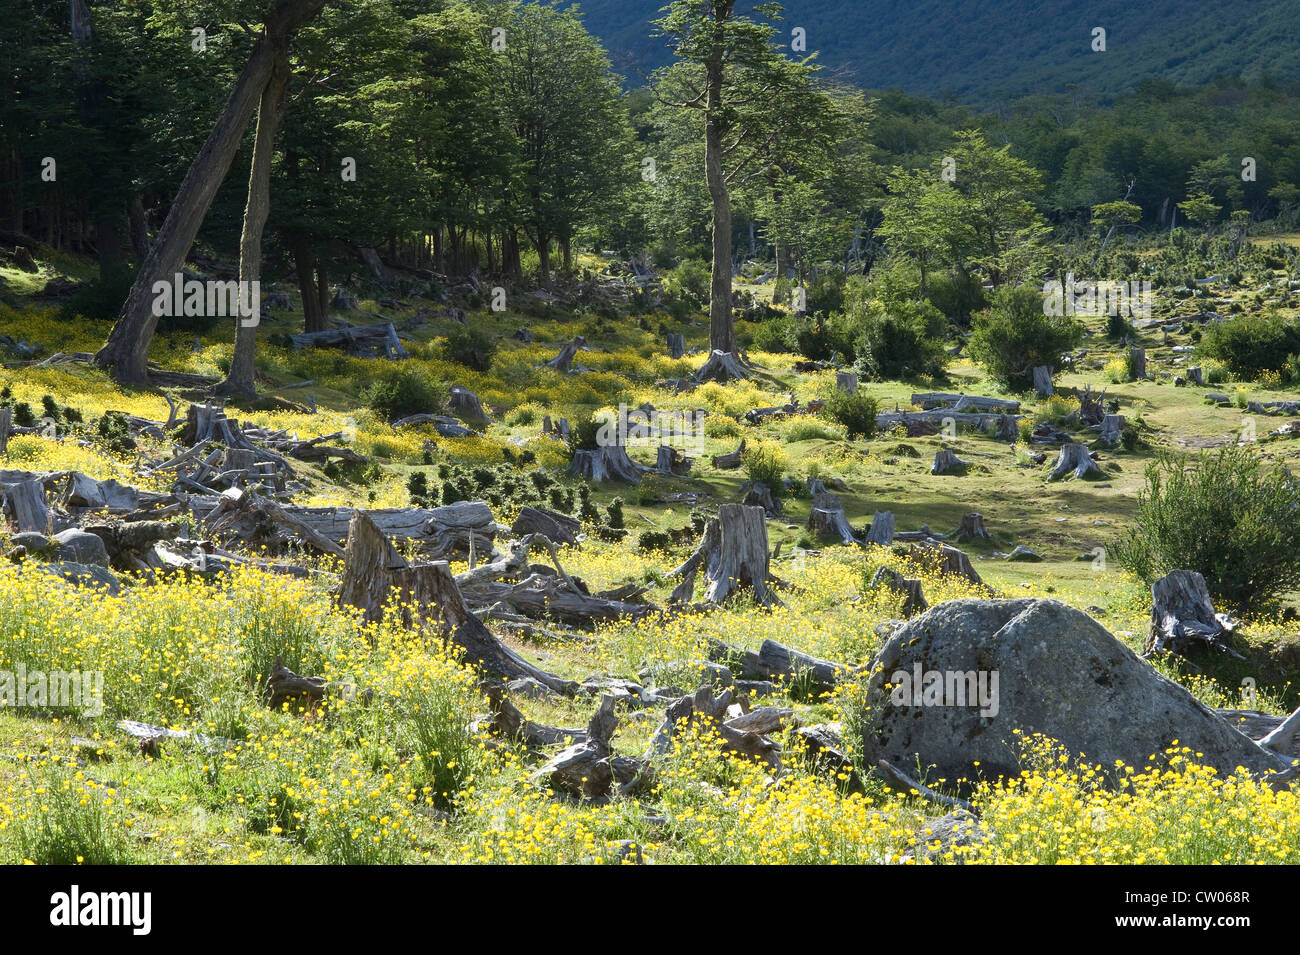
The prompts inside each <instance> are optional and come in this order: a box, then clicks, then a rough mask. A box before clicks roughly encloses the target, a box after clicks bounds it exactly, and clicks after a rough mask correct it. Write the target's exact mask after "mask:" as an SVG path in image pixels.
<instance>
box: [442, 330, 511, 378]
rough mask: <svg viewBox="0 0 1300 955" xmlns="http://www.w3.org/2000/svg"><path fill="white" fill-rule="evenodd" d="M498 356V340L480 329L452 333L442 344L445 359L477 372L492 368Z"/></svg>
mask: <svg viewBox="0 0 1300 955" xmlns="http://www.w3.org/2000/svg"><path fill="white" fill-rule="evenodd" d="M496 354H497V342H496V339H495V338H493V337H492V336H491V335H490V334H488V333H487V332H486V331H484V330H482V329H478V328H464V329H461V330H460V331H456V332H452V333H451V334H450V335H448V336H447V338H446V339H445V340H444V341H443V343H442V355H443V357H444V358H446V359H447V360H448V361H454V362H456V364H458V365H464V366H465V367H466V368H472V369H474V370H475V371H487V370H488V369H489V368H491V367H492V360H493V359H494V358H496Z"/></svg>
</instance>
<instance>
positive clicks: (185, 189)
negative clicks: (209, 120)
mask: <svg viewBox="0 0 1300 955" xmlns="http://www.w3.org/2000/svg"><path fill="white" fill-rule="evenodd" d="M325 3H326V0H286V2H283V3H281V4H280V5H279V6H278V7H276V9H275V12H274V14H273V15H272V17H271V19H270V21H269V22H268V23H267V24H266V27H265V30H264V32H263V35H262V36H261V38H259V39H258V41H257V43H256V44H255V45H254V46H253V52H252V53H251V54H250V55H249V57H248V62H247V63H245V64H244V69H243V71H242V72H241V73H240V74H239V78H238V79H237V80H236V81H235V86H234V88H233V89H232V90H231V91H230V97H229V98H228V99H227V100H226V105H225V106H224V107H223V108H222V110H221V115H220V116H218V117H217V121H216V123H215V124H214V125H213V127H212V132H210V133H209V134H208V138H207V141H206V142H205V143H204V144H203V148H202V149H201V150H199V154H198V156H196V157H195V159H194V162H193V163H191V164H190V168H189V171H188V172H187V173H186V174H185V179H184V180H183V181H182V182H181V187H180V189H179V190H178V191H177V193H176V198H175V199H174V200H173V201H172V204H171V208H170V209H169V210H168V212H167V219H166V221H164V222H163V226H162V228H161V229H160V230H159V231H158V235H157V236H156V237H155V239H154V243H153V246H152V247H151V248H150V250H149V255H148V256H147V257H146V258H145V260H144V261H143V262H142V263H140V270H139V272H137V273H136V277H135V283H134V284H133V285H132V286H131V293H130V295H129V296H128V297H127V300H126V303H125V304H124V305H123V306H122V313H121V315H120V317H119V318H118V320H117V323H116V324H114V326H113V330H112V331H111V332H110V333H109V336H108V341H107V342H105V343H104V347H103V348H101V349H100V350H99V351H98V352H97V353H96V355H95V361H96V362H97V363H98V364H100V365H101V366H104V367H107V368H111V369H112V374H113V378H114V379H115V380H116V381H118V382H121V383H124V384H125V383H134V384H142V383H144V382H146V381H148V377H149V374H148V355H149V343H150V341H152V339H153V334H154V331H155V330H156V329H157V327H158V316H157V315H155V314H154V313H153V300H154V291H153V287H154V284H155V283H156V282H171V281H173V280H174V277H175V274H176V273H177V272H179V271H180V268H181V265H182V264H183V263H184V261H185V256H186V254H187V253H188V252H189V250H190V246H191V245H193V244H194V237H195V236H196V235H197V234H198V231H199V227H200V226H201V225H202V224H203V220H204V218H205V217H206V216H207V214H208V209H209V208H210V207H211V205H212V200H213V197H214V196H216V194H217V189H219V188H220V187H221V183H222V182H223V181H224V180H225V178H226V173H227V172H229V170H230V164H231V163H232V162H233V161H234V159H235V154H236V153H238V152H239V144H240V142H241V141H242V140H243V137H244V130H246V129H247V128H248V124H249V121H250V120H251V119H252V117H253V111H254V110H256V109H257V105H258V102H259V100H260V99H261V96H262V90H263V89H265V87H266V83H267V80H268V79H269V78H270V76H271V69H272V67H273V65H274V62H275V58H276V47H277V44H278V43H279V41H280V40H281V39H282V38H283V39H285V40H287V39H288V38H289V37H291V36H293V34H294V33H295V32H296V31H297V30H298V29H299V28H301V27H302V25H303V24H305V23H307V22H308V21H309V20H311V19H313V18H314V17H316V16H317V15H318V14H319V13H320V12H321V10H322V9H323V8H324V6H325Z"/></svg>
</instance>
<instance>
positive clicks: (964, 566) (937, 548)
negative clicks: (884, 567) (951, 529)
mask: <svg viewBox="0 0 1300 955" xmlns="http://www.w3.org/2000/svg"><path fill="white" fill-rule="evenodd" d="M902 552H903V553H904V554H905V555H907V556H909V557H912V558H914V559H916V560H919V561H922V562H923V563H927V564H931V565H933V566H935V567H936V568H937V569H938V571H939V572H940V573H943V574H955V575H956V576H958V577H965V578H966V579H967V580H968V581H970V582H971V583H972V584H974V585H975V586H977V587H983V586H985V584H984V581H983V579H982V578H981V577H980V575H979V574H978V573H976V571H975V567H974V565H973V564H971V562H970V557H969V556H968V555H967V554H966V552H965V551H963V550H958V549H957V548H956V547H952V546H950V545H948V544H945V543H943V542H942V541H940V540H937V539H935V538H934V537H929V538H927V539H925V540H922V541H919V542H918V543H915V544H911V545H909V546H907V547H905V548H903V549H902Z"/></svg>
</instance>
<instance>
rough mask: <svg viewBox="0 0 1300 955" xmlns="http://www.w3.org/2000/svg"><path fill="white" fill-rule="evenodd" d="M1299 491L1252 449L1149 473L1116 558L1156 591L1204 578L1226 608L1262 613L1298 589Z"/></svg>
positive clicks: (1181, 459) (1167, 461)
mask: <svg viewBox="0 0 1300 955" xmlns="http://www.w3.org/2000/svg"><path fill="white" fill-rule="evenodd" d="M1297 509H1300V486H1297V485H1296V484H1295V482H1294V481H1293V480H1292V479H1291V477H1290V475H1288V474H1287V472H1286V470H1285V469H1284V468H1283V467H1282V465H1281V463H1280V462H1273V463H1266V462H1264V461H1262V460H1260V459H1259V458H1256V457H1255V455H1254V453H1253V452H1252V449H1251V448H1250V447H1246V446H1229V447H1226V448H1223V449H1221V450H1220V451H1219V452H1217V453H1216V454H1213V455H1206V456H1204V457H1201V458H1200V459H1197V460H1194V461H1189V459H1188V458H1187V456H1186V455H1180V456H1176V457H1173V456H1168V455H1166V456H1164V457H1162V458H1161V459H1160V460H1158V461H1156V462H1154V463H1152V464H1151V465H1149V466H1148V467H1147V472H1146V486H1145V488H1144V489H1143V490H1142V491H1141V492H1140V493H1139V495H1138V509H1137V518H1136V520H1135V521H1134V522H1133V524H1132V526H1131V527H1130V529H1129V531H1128V533H1127V534H1126V535H1125V537H1124V538H1122V540H1121V541H1120V543H1119V544H1118V545H1117V546H1116V548H1115V550H1116V557H1117V558H1118V560H1119V561H1120V562H1121V563H1122V564H1123V565H1124V566H1125V567H1127V568H1128V569H1130V570H1131V571H1132V572H1133V573H1134V574H1136V575H1137V576H1138V577H1139V578H1141V579H1142V580H1143V581H1145V582H1146V583H1148V584H1150V583H1151V582H1152V581H1154V580H1156V579H1157V578H1159V577H1162V576H1164V575H1165V574H1167V573H1169V571H1171V570H1180V569H1181V570H1194V571H1197V572H1198V573H1200V574H1201V575H1202V576H1204V577H1205V583H1206V585H1207V586H1208V587H1209V590H1210V594H1211V596H1213V597H1214V599H1215V601H1216V602H1217V603H1221V604H1222V606H1223V607H1227V608H1231V609H1233V610H1237V611H1241V610H1245V609H1248V608H1249V609H1250V610H1252V611H1256V612H1257V611H1259V610H1260V609H1261V608H1264V609H1267V608H1269V607H1271V606H1273V605H1275V604H1276V603H1277V601H1278V599H1279V598H1280V597H1281V596H1282V595H1283V594H1284V593H1286V592H1287V591H1289V590H1292V589H1294V588H1295V587H1296V586H1297V585H1300V522H1297V521H1296V512H1297Z"/></svg>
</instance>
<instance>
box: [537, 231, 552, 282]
mask: <svg viewBox="0 0 1300 955" xmlns="http://www.w3.org/2000/svg"><path fill="white" fill-rule="evenodd" d="M533 244H534V245H535V246H537V273H538V275H537V279H538V282H539V283H540V284H541V286H542V288H546V287H548V286H549V285H550V284H551V237H550V236H549V235H547V234H546V233H545V232H538V233H537V241H536V242H534V243H533Z"/></svg>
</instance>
